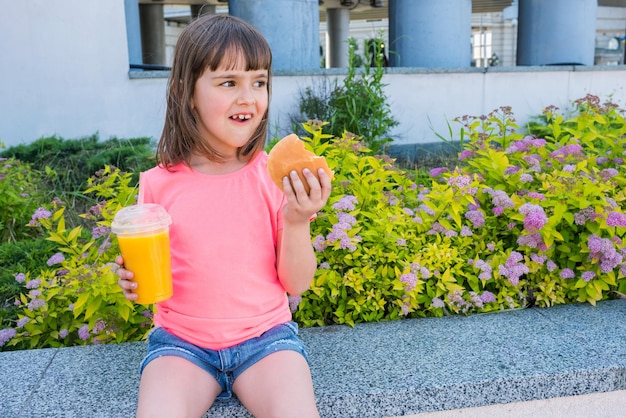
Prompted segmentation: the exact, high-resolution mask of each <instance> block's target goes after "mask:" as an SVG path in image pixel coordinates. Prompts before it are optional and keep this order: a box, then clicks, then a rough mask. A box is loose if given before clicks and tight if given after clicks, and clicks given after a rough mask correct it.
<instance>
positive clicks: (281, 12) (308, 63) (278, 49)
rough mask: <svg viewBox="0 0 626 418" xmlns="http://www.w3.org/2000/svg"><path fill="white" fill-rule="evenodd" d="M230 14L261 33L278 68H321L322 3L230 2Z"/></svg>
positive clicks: (312, 0) (314, 0)
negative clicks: (320, 9)
mask: <svg viewBox="0 0 626 418" xmlns="http://www.w3.org/2000/svg"><path fill="white" fill-rule="evenodd" d="M228 13H229V14H230V15H232V16H237V17H240V18H242V19H244V20H245V21H247V22H249V23H251V24H252V25H254V26H255V27H256V28H257V29H259V31H261V33H262V34H263V35H264V36H265V38H266V39H267V42H268V43H269V45H270V48H271V49H272V55H273V68H274V69H278V70H293V69H311V68H319V67H320V59H319V51H320V45H319V26H320V15H319V0H273V1H267V0H229V2H228Z"/></svg>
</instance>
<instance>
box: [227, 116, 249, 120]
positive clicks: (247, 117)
mask: <svg viewBox="0 0 626 418" xmlns="http://www.w3.org/2000/svg"><path fill="white" fill-rule="evenodd" d="M251 117H252V116H250V115H235V116H233V117H232V118H233V119H239V120H247V119H250V118H251Z"/></svg>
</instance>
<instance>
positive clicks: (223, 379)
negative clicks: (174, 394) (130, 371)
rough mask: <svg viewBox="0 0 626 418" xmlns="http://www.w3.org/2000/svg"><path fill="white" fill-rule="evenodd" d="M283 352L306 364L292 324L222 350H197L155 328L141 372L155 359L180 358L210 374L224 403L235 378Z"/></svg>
mask: <svg viewBox="0 0 626 418" xmlns="http://www.w3.org/2000/svg"><path fill="white" fill-rule="evenodd" d="M283 350H291V351H296V352H298V353H300V354H301V355H302V356H303V357H304V358H305V359H306V361H307V362H308V361H309V359H308V356H307V353H306V349H305V348H304V344H303V343H302V341H300V339H299V338H298V324H296V323H295V322H286V323H284V324H279V325H276V326H275V327H273V328H271V329H270V330H268V331H266V332H264V333H263V334H261V335H260V336H258V337H255V338H251V339H249V340H247V341H244V342H242V343H241V344H238V345H235V346H233V347H229V348H225V349H223V350H210V349H207V348H202V347H198V346H196V345H194V344H191V343H188V342H187V341H185V340H183V339H180V338H178V337H176V336H175V335H173V334H171V333H170V332H168V331H166V330H165V329H163V328H161V327H157V328H154V329H153V330H152V331H150V334H149V335H148V353H147V354H146V356H145V358H144V359H143V361H142V362H141V371H142V372H143V369H144V368H145V367H146V365H147V364H148V363H150V362H151V361H152V360H154V359H156V358H159V357H162V356H175V357H181V358H184V359H186V360H188V361H190V362H192V363H193V364H195V365H196V366H198V367H200V368H201V369H203V370H206V371H207V372H208V373H210V374H211V376H213V377H214V378H215V380H217V382H218V383H219V384H220V386H221V387H222V393H221V394H220V395H219V396H218V398H219V399H228V398H230V397H232V388H233V382H234V381H235V379H237V377H239V375H241V374H242V373H243V372H244V371H245V370H246V369H247V368H248V367H250V366H252V365H253V364H255V363H256V362H258V361H260V360H261V359H263V358H264V357H267V356H268V355H270V354H272V353H275V352H277V351H283Z"/></svg>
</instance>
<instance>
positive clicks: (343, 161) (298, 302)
mask: <svg viewBox="0 0 626 418" xmlns="http://www.w3.org/2000/svg"><path fill="white" fill-rule="evenodd" d="M575 106H576V109H577V113H576V114H575V115H574V116H573V117H571V118H569V119H565V118H564V117H563V116H561V115H559V114H558V112H557V110H558V109H556V108H555V107H549V108H547V109H545V111H544V113H545V115H546V124H547V125H546V126H545V129H544V130H545V131H546V132H548V134H547V135H545V137H543V138H539V137H537V136H534V135H532V134H531V135H524V134H522V133H520V132H519V128H518V126H517V125H516V123H515V119H514V117H513V114H512V112H511V109H510V108H506V107H503V108H500V109H497V110H495V111H494V112H492V113H490V114H489V115H485V116H480V117H471V116H464V117H461V118H458V119H457V122H459V123H461V124H462V128H461V130H460V136H461V141H460V142H461V143H462V144H463V150H462V152H461V153H460V154H459V165H458V166H457V168H456V169H454V170H449V169H447V168H441V169H433V170H432V171H431V175H432V182H431V184H430V185H417V184H415V183H414V182H413V181H412V180H411V178H412V176H410V175H409V173H407V172H405V171H399V170H398V169H396V168H395V167H394V165H393V163H392V161H389V160H388V159H385V158H384V157H380V156H379V157H374V156H371V155H368V154H369V153H368V151H369V150H367V149H365V148H364V146H363V145H362V144H361V143H360V142H359V141H358V138H356V137H354V136H352V135H350V134H348V133H346V134H344V135H343V136H342V137H341V138H334V139H330V141H329V138H327V137H325V135H323V134H322V130H321V127H322V126H323V123H317V122H314V123H308V124H306V125H305V129H306V130H307V131H308V132H309V133H310V134H311V137H310V138H307V141H308V146H309V147H310V148H311V149H312V150H313V151H314V152H316V153H318V154H324V155H326V157H327V159H328V160H329V164H330V165H331V168H332V169H333V170H335V182H334V190H333V194H332V195H331V198H330V200H329V204H328V207H327V208H326V209H325V211H324V212H323V213H321V214H320V216H318V217H317V219H316V220H315V222H314V224H313V226H312V230H313V234H314V236H315V240H314V245H315V248H316V251H317V256H318V261H319V269H318V272H317V274H316V276H315V279H314V282H313V285H312V287H311V289H310V290H309V291H307V292H306V293H305V294H303V295H302V297H301V298H291V301H292V307H293V309H294V316H295V318H296V320H298V321H299V322H301V323H302V324H304V325H305V326H311V325H325V324H344V323H345V324H349V325H352V324H354V323H356V322H363V321H377V320H386V319H396V318H401V317H415V316H427V315H436V316H438V315H444V314H446V313H468V312H488V311H493V310H502V309H514V308H520V307H526V306H539V307H547V306H551V305H555V304H563V303H576V302H588V303H591V304H595V303H596V302H597V301H599V300H602V299H608V298H613V297H619V296H620V295H623V294H624V293H625V291H626V279H624V277H625V275H626V262H625V260H624V254H625V251H626V250H625V249H624V242H623V240H624V233H625V232H626V215H625V214H624V200H625V199H626V196H625V194H624V185H625V184H624V183H625V182H626V178H625V177H624V175H623V171H624V170H623V168H624V161H623V154H624V152H625V151H626V123H625V120H624V112H623V110H620V109H619V108H618V107H617V106H615V105H612V104H601V103H600V102H599V99H598V98H597V97H594V96H587V97H585V98H583V99H580V100H578V101H576V102H575Z"/></svg>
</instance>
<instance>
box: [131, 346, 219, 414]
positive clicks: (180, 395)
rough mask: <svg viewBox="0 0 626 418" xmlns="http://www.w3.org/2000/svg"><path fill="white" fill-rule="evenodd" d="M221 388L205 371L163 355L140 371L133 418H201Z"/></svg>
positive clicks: (184, 361)
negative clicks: (136, 404)
mask: <svg viewBox="0 0 626 418" xmlns="http://www.w3.org/2000/svg"><path fill="white" fill-rule="evenodd" d="M221 391H222V388H221V387H220V385H219V384H218V383H217V380H215V378H214V377H213V376H211V375H210V374H209V373H208V372H206V371H205V370H202V369H201V368H200V367H198V366H196V365H195V364H193V363H192V362H190V361H188V360H185V359H184V358H181V357H174V356H163V357H159V358H156V359H154V360H152V361H151V362H150V363H148V365H147V366H146V367H145V368H144V369H143V372H142V374H141V381H140V383H139V404H138V406H137V417H151V418H152V417H195V418H198V417H201V416H202V415H204V413H205V412H206V411H207V410H208V409H209V408H210V407H211V405H213V401H214V400H215V398H216V397H217V396H218V395H219V394H220V393H221Z"/></svg>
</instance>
